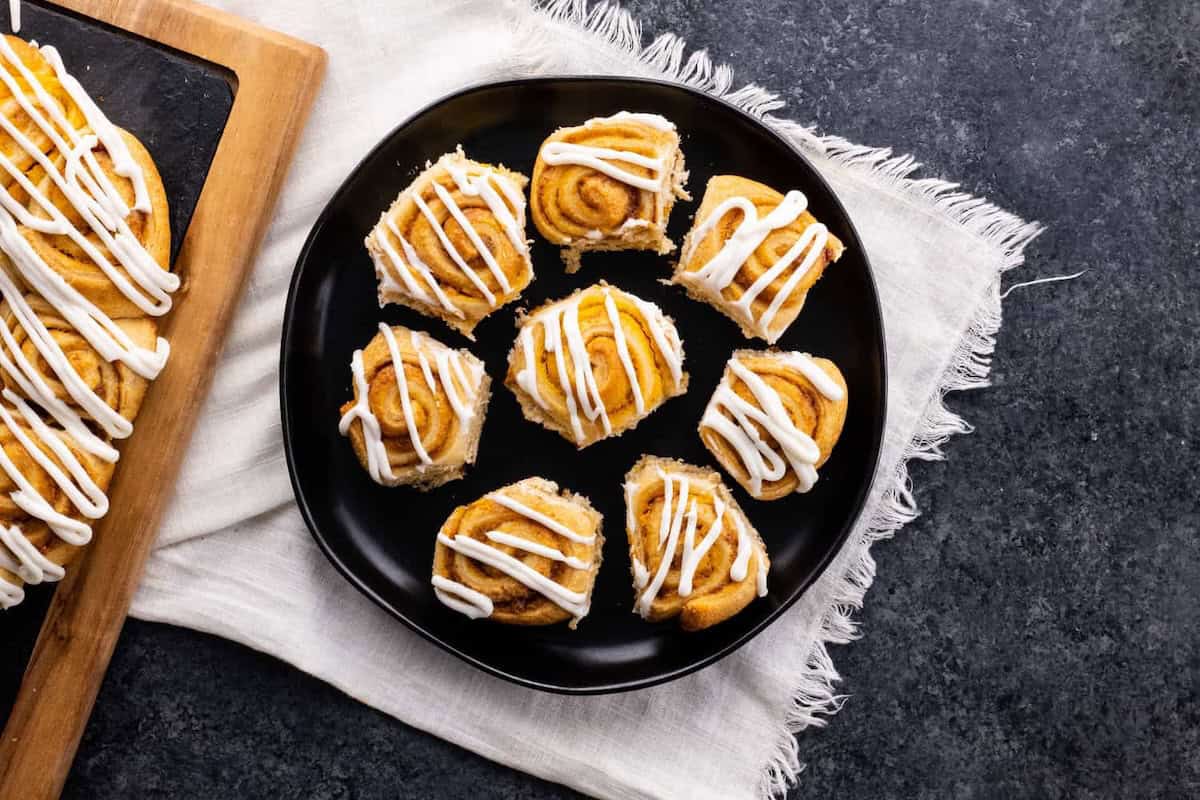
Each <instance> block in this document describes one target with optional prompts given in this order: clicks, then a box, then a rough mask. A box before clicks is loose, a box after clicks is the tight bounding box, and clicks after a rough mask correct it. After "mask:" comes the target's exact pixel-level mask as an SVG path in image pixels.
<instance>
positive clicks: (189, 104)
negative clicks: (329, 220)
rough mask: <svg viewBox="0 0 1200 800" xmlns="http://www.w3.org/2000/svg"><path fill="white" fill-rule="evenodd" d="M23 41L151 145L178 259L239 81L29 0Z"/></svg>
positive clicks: (7, 658)
mask: <svg viewBox="0 0 1200 800" xmlns="http://www.w3.org/2000/svg"><path fill="white" fill-rule="evenodd" d="M5 21H7V17H5ZM19 35H20V36H21V37H22V38H24V39H30V40H35V41H37V42H38V43H39V44H49V45H53V46H54V47H55V48H57V49H58V51H59V53H61V54H62V57H63V61H64V62H65V63H66V65H67V69H68V70H69V71H70V72H71V73H72V74H73V75H74V76H75V77H76V78H77V79H78V80H79V82H80V83H82V84H83V86H84V88H86V89H87V90H88V92H89V93H90V94H91V95H92V97H93V98H94V99H95V100H96V102H97V104H98V105H99V106H100V108H102V109H103V110H104V112H105V113H106V114H107V115H108V117H109V118H110V119H111V120H112V121H113V122H114V123H116V124H117V125H120V126H121V127H123V128H126V129H127V130H129V131H130V132H131V133H133V134H134V135H135V136H137V137H138V138H139V139H140V140H141V141H142V142H143V143H144V144H145V145H146V147H147V149H149V151H150V154H151V155H152V156H153V157H154V161H155V163H156V164H157V165H158V170H159V173H160V174H161V175H162V179H163V184H164V185H165V187H166V190H167V200H168V202H169V203H170V208H171V258H172V261H173V260H174V259H175V257H176V256H177V255H178V254H179V247H180V244H181V243H182V242H183V237H184V234H185V233H186V232H187V226H188V222H189V221H190V220H191V217H192V212H193V211H194V210H195V208H196V202H197V200H199V198H200V190H201V189H202V188H203V186H204V181H205V179H206V178H207V177H208V168H209V165H210V164H211V163H212V159H213V155H214V153H215V152H216V149H217V143H218V142H219V141H220V139H221V133H222V131H223V130H224V128H225V121H226V120H227V119H228V117H229V111H230V109H231V108H232V107H233V95H234V91H235V87H234V80H233V76H232V75H231V74H230V73H229V71H228V70H226V69H224V68H223V67H220V66H218V65H216V64H210V63H207V62H204V61H201V60H199V59H196V58H193V57H192V56H189V55H186V54H183V53H179V52H177V51H174V50H171V49H169V48H166V47H163V46H161V45H158V44H156V43H154V42H151V41H149V40H147V39H144V38H142V37H139V36H134V35H132V34H129V33H126V32H124V31H120V30H117V29H115V28H111V27H109V26H107V25H104V24H102V23H99V22H96V21H95V20H89V19H85V18H82V17H79V16H76V15H74V14H71V13H68V12H64V11H61V10H58V9H52V8H49V7H47V6H43V5H40V4H36V3H33V2H29V0H25V2H23V3H22V10H21V32H20V34H19ZM25 593H26V599H25V602H24V603H22V604H21V605H19V606H17V607H16V608H13V609H9V610H8V611H5V612H0V715H2V716H0V725H2V724H3V720H4V719H7V717H8V713H9V711H10V709H11V708H12V704H13V702H14V700H15V698H16V694H17V690H18V688H19V687H20V684H21V676H22V674H23V673H24V671H25V665H26V663H27V662H28V660H29V654H30V652H31V651H32V650H33V644H34V642H35V641H36V639H37V635H38V630H39V629H40V628H41V625H42V619H43V618H44V617H45V614H46V609H47V608H48V607H49V605H50V599H51V597H52V593H53V588H52V586H51V585H42V586H32V587H26V590H25Z"/></svg>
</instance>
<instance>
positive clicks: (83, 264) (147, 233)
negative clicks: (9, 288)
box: [14, 130, 171, 319]
mask: <svg viewBox="0 0 1200 800" xmlns="http://www.w3.org/2000/svg"><path fill="white" fill-rule="evenodd" d="M120 133H121V138H122V139H123V140H124V142H125V145H126V147H128V149H129V154H130V155H131V156H132V157H133V160H134V161H135V162H136V163H137V165H138V166H139V167H140V168H141V170H142V175H143V176H144V177H145V183H146V192H147V195H148V198H149V201H150V213H148V214H146V213H142V212H140V211H133V212H131V213H130V215H129V216H128V217H127V218H126V220H125V221H126V223H127V224H128V225H129V229H130V232H131V233H132V234H133V236H134V238H136V239H137V240H138V242H140V243H141V245H142V246H143V247H144V248H145V249H146V252H147V253H149V254H150V256H151V258H153V259H154V261H155V263H157V264H158V265H159V266H161V267H162V268H163V269H166V268H167V267H166V265H167V264H168V263H169V260H170V257H171V222H170V214H169V212H168V209H167V194H166V190H165V189H164V188H163V183H162V178H161V177H160V176H159V174H158V168H157V167H156V166H155V165H154V160H153V159H152V158H151V157H150V153H149V152H147V150H146V148H145V147H144V146H143V145H142V143H141V142H140V141H138V139H137V138H136V137H135V136H134V135H133V134H131V133H129V132H128V131H125V130H121V131H120ZM95 153H96V160H97V161H98V162H99V164H100V167H101V169H103V171H104V173H105V175H107V176H108V179H109V180H110V181H111V182H112V185H113V186H114V187H115V188H116V190H117V192H118V193H119V194H120V196H121V199H122V200H123V201H124V202H125V203H126V205H128V206H129V207H130V208H132V207H133V204H134V188H133V182H132V181H130V180H129V179H127V178H123V177H121V176H120V175H117V174H116V173H115V172H113V163H112V159H111V158H110V157H109V155H108V153H107V152H105V151H103V150H97V151H95ZM29 177H30V179H31V180H32V181H33V183H34V185H36V186H37V187H38V189H39V190H40V191H41V193H42V194H43V195H44V196H46V197H48V198H49V199H50V201H51V202H53V203H54V205H55V206H56V207H57V208H58V209H59V210H60V211H62V212H63V213H64V214H66V216H67V218H68V219H69V220H70V221H71V222H72V223H73V224H74V225H75V226H76V227H77V228H78V229H79V230H80V231H83V232H84V235H85V237H86V239H87V240H88V241H89V242H90V243H91V244H92V246H94V247H95V248H97V249H98V250H99V251H100V252H101V253H103V255H104V256H105V258H107V259H108V261H109V262H110V263H111V264H112V267H113V269H114V270H116V271H117V272H118V273H119V274H121V275H122V276H124V277H125V278H126V279H127V280H130V279H129V275H128V273H127V272H126V271H125V270H124V268H123V267H121V265H120V263H119V262H118V261H117V259H116V257H115V256H114V255H112V253H110V252H109V251H108V249H107V248H106V247H105V245H104V243H103V242H102V241H101V240H100V237H99V236H98V235H97V234H96V233H95V232H94V231H93V230H92V229H91V227H90V226H89V225H88V224H87V223H86V222H84V221H83V219H81V218H80V217H79V216H78V214H77V212H75V211H74V209H73V207H72V205H71V203H70V202H69V201H68V200H67V198H66V197H65V196H64V195H63V194H62V192H61V190H60V189H59V188H58V187H57V186H56V185H55V184H54V182H53V181H52V180H51V179H50V177H49V176H47V175H46V174H45V170H43V169H42V168H41V167H40V166H38V167H35V168H34V169H32V170H31V171H30V172H29ZM19 194H20V193H14V196H17V195H19ZM28 204H29V205H28V207H29V211H30V212H31V213H32V214H33V215H34V216H41V217H44V216H46V215H45V212H44V211H43V210H42V209H41V207H40V206H39V205H38V204H37V203H36V202H33V201H32V200H29V201H28ZM21 232H22V234H23V235H24V236H25V239H26V240H27V241H28V242H29V244H30V246H31V247H33V249H34V251H35V252H37V254H38V255H39V256H41V258H42V259H43V260H44V261H45V262H46V264H47V266H49V267H50V269H52V270H54V271H55V272H57V273H58V274H59V275H61V276H62V277H63V278H64V279H65V280H66V281H67V283H69V284H70V285H71V286H72V287H73V288H74V289H76V290H77V291H78V292H79V293H80V294H82V295H83V296H84V297H86V298H87V299H88V300H90V301H91V302H92V303H94V304H95V305H96V307H97V308H99V309H100V310H101V311H103V312H104V313H105V314H107V315H109V316H110V317H113V318H115V319H117V318H123V317H141V316H145V314H144V313H143V312H142V310H141V309H140V308H138V306H137V305H136V304H135V303H134V302H133V301H131V300H130V299H129V298H128V297H126V296H125V294H124V293H123V292H122V291H121V290H120V289H119V288H117V286H116V284H115V283H113V281H112V279H110V278H109V277H108V275H106V274H105V273H104V271H103V270H102V269H101V268H100V267H99V266H98V265H97V264H96V263H95V262H94V261H93V260H92V258H91V256H89V255H88V254H87V253H86V252H85V251H84V249H83V248H82V247H80V245H79V244H78V243H77V242H75V241H74V240H72V239H71V238H70V237H69V236H65V235H57V234H47V233H40V232H38V231H34V230H32V229H30V228H25V227H22V229H21Z"/></svg>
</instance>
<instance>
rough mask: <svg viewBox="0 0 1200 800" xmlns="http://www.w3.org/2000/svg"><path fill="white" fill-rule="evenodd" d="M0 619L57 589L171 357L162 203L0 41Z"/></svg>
mask: <svg viewBox="0 0 1200 800" xmlns="http://www.w3.org/2000/svg"><path fill="white" fill-rule="evenodd" d="M0 113H2V114H3V118H4V119H5V120H6V121H7V122H6V123H5V126H4V129H3V131H2V132H0V382H2V389H0V429H2V430H0V447H2V449H3V453H2V454H0V456H2V457H0V608H7V607H9V606H11V605H13V604H15V603H17V602H20V600H21V598H22V597H23V595H24V590H23V589H22V586H23V584H24V583H40V582H42V581H52V580H58V579H59V578H61V577H62V576H63V574H64V570H63V568H62V567H63V565H64V564H66V563H67V561H68V560H69V558H70V557H71V556H72V555H73V554H74V553H75V551H76V549H77V548H78V547H80V546H82V545H83V544H86V543H87V541H88V540H89V539H90V538H91V522H92V521H93V520H95V519H98V518H100V517H101V516H103V514H104V513H105V511H106V510H107V508H108V499H107V497H106V494H105V492H106V489H107V486H108V482H109V477H110V475H111V473H112V470H113V466H114V464H115V462H116V460H117V456H118V451H117V448H116V443H117V442H118V440H121V439H124V438H125V437H127V436H129V435H130V433H132V431H133V424H132V423H133V420H134V417H135V416H136V415H137V413H138V409H139V408H140V407H141V405H142V400H143V397H144V396H145V393H146V389H147V385H148V383H149V381H151V380H153V379H154V378H155V377H156V376H157V375H158V373H159V372H160V371H161V370H162V368H163V366H164V365H165V363H166V359H167V354H168V352H169V347H168V345H167V342H166V341H165V340H164V339H162V338H160V337H159V336H158V335H157V323H156V321H155V318H156V317H159V316H161V315H163V314H165V313H166V312H167V311H168V310H169V309H170V308H171V293H172V292H173V291H175V290H176V289H177V288H178V287H179V283H180V281H179V278H178V276H176V275H174V274H172V273H171V272H170V271H169V270H168V268H167V267H168V263H167V262H168V257H169V254H170V253H169V251H170V239H171V234H170V228H169V219H170V218H169V215H168V209H167V202H166V193H165V191H164V189H163V185H162V180H161V179H160V177H159V174H158V171H157V169H156V168H155V166H154V162H153V161H152V159H151V158H150V155H149V154H148V153H147V152H146V149H145V148H144V147H143V146H142V145H141V143H140V142H138V140H137V139H136V138H134V137H133V136H132V135H131V134H129V133H128V132H127V131H123V130H121V129H120V128H118V127H116V126H114V125H113V124H112V123H111V122H110V121H109V120H108V119H107V118H106V117H105V116H104V114H103V113H102V112H101V111H100V109H99V108H98V107H97V106H96V104H95V102H94V101H93V100H92V99H91V98H90V97H89V96H88V94H87V92H86V91H85V90H84V88H83V87H82V86H81V85H80V84H79V82H78V81H77V80H76V79H75V78H74V77H72V76H71V75H70V74H69V73H68V72H67V71H66V68H65V66H64V65H63V62H62V59H61V58H60V57H59V54H58V52H57V51H56V50H55V49H54V48H53V47H48V46H43V47H40V48H39V47H35V46H33V45H31V44H28V43H25V42H23V41H21V40H19V39H16V38H14V37H10V36H5V37H2V38H0Z"/></svg>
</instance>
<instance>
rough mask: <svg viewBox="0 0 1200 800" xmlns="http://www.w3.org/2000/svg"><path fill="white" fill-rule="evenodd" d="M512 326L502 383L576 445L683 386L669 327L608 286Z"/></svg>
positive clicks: (635, 417)
mask: <svg viewBox="0 0 1200 800" xmlns="http://www.w3.org/2000/svg"><path fill="white" fill-rule="evenodd" d="M518 324H519V325H520V333H519V334H518V336H517V341H516V343H515V344H514V345H513V349H512V350H511V351H510V352H509V356H508V376H507V377H506V378H505V382H504V383H505V385H506V386H507V387H508V388H509V389H511V390H512V392H513V393H514V394H515V395H516V396H517V400H518V401H519V402H520V403H521V410H522V411H523V412H524V414H525V417H526V419H529V420H531V421H533V422H538V423H540V424H542V425H544V426H545V427H547V428H549V429H550V430H552V431H556V432H557V433H560V434H562V435H563V436H564V437H566V438H567V439H569V440H570V441H572V442H574V443H575V444H576V445H577V446H578V447H580V448H584V447H587V446H588V445H590V444H592V443H594V442H597V441H599V440H600V439H604V438H607V437H609V436H618V435H620V434H621V433H623V432H624V431H627V430H629V429H630V428H632V427H634V426H635V425H637V424H638V422H640V421H641V420H643V419H645V418H646V417H647V416H649V415H650V414H651V413H653V412H654V410H655V409H657V408H658V407H659V406H661V405H662V404H663V403H664V402H666V401H667V400H669V399H670V398H672V397H675V396H677V395H681V394H683V393H684V392H685V391H687V380H688V376H687V373H686V372H684V371H683V343H682V342H681V341H680V338H679V332H678V331H677V330H676V329H675V324H674V323H673V322H672V321H671V319H670V318H669V317H667V316H666V315H665V314H663V312H662V311H661V310H660V309H659V308H658V306H656V305H654V304H653V303H650V302H647V301H645V300H642V299H640V298H638V297H635V296H634V295H632V294H629V293H628V292H623V291H621V290H620V289H618V288H616V287H615V286H609V285H608V284H606V283H604V282H601V283H598V284H596V285H594V286H590V287H588V288H587V289H583V290H581V291H578V292H576V293H575V294H573V295H571V296H570V297H568V298H566V299H564V300H559V301H557V302H552V303H549V304H548V305H545V306H542V307H541V308H539V309H537V310H536V311H534V312H533V313H531V314H528V315H527V316H525V317H523V318H522V319H520V320H519V321H518Z"/></svg>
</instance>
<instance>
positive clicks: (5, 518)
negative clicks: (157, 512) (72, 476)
mask: <svg viewBox="0 0 1200 800" xmlns="http://www.w3.org/2000/svg"><path fill="white" fill-rule="evenodd" d="M2 405H3V407H4V409H5V410H6V411H7V412H8V413H9V415H10V416H11V417H12V418H13V420H14V421H15V422H16V423H17V425H18V427H19V429H20V431H21V433H22V434H23V435H24V437H25V438H26V439H27V440H28V441H29V442H31V443H32V444H33V446H34V447H36V448H37V451H38V452H39V454H40V455H41V456H42V457H43V458H46V459H48V460H49V461H50V462H51V463H53V464H55V465H56V466H57V467H58V468H59V469H60V470H63V471H64V472H65V471H66V468H65V467H64V465H63V462H62V460H61V459H60V458H58V456H56V455H55V454H54V452H53V451H52V450H51V449H50V448H49V446H47V445H46V444H44V443H43V442H42V440H41V439H40V438H38V436H37V434H36V433H34V432H33V431H32V430H31V429H30V428H29V427H28V425H27V424H26V423H25V421H24V420H23V419H22V417H21V415H20V412H19V411H17V409H16V408H14V407H13V406H11V405H9V404H8V403H3V404H2ZM57 435H58V438H59V440H60V441H61V442H62V443H63V445H65V446H66V447H67V449H68V450H69V451H70V452H71V454H72V455H74V456H75V458H76V459H77V460H78V461H79V463H80V464H81V465H82V466H83V468H84V469H85V471H86V472H87V474H88V476H89V477H91V479H92V481H94V482H95V484H96V485H97V486H98V487H99V488H100V489H101V490H106V489H107V488H108V484H109V481H110V480H111V479H112V474H113V464H110V463H108V462H105V461H102V460H100V459H98V458H95V457H93V456H91V455H89V454H88V453H85V452H84V451H82V450H80V449H79V448H78V447H77V446H76V445H75V443H74V441H73V440H72V439H71V437H70V436H68V435H67V434H65V433H63V432H61V431H59V432H57ZM0 450H3V452H4V455H5V457H6V458H7V459H8V461H9V463H10V464H11V465H12V467H13V468H14V469H15V470H17V471H18V472H19V473H20V474H21V475H22V476H23V477H24V479H25V480H26V481H28V483H29V485H30V487H32V489H33V490H34V491H35V492H36V493H37V494H38V495H40V496H41V497H42V498H44V499H45V500H46V502H47V503H49V505H50V506H51V507H52V508H53V509H54V510H55V511H56V512H57V513H59V514H63V515H65V516H67V517H70V518H71V519H74V520H78V521H81V522H89V523H90V521H89V520H86V519H85V518H84V517H83V516H82V515H81V514H80V513H79V511H78V509H76V508H75V505H74V504H73V503H72V502H71V500H70V498H69V497H68V496H67V494H66V493H65V492H64V491H63V490H62V488H61V487H60V486H59V485H58V483H56V482H55V480H54V479H53V478H52V477H51V475H50V473H49V472H47V471H46V469H45V468H44V467H43V466H41V465H40V464H39V463H38V462H37V460H35V458H34V455H33V453H32V452H31V451H30V450H29V449H27V448H26V445H25V444H23V443H22V442H21V441H20V438H19V437H18V436H17V435H16V434H15V433H14V432H13V429H12V428H10V427H9V425H8V423H6V422H4V421H2V420H0ZM19 488H20V487H18V485H17V483H16V482H15V481H14V480H13V479H12V477H11V476H10V475H9V473H8V470H7V469H4V470H0V526H3V527H6V528H7V527H9V526H15V527H17V528H19V529H20V531H21V533H22V534H23V535H24V537H25V538H26V539H28V540H29V543H30V544H31V545H33V547H34V548H36V549H37V551H38V552H39V553H41V554H42V556H43V557H45V558H46V559H48V560H49V561H50V562H52V563H54V564H56V565H58V566H60V567H61V566H66V565H67V564H69V563H70V562H71V560H72V559H74V557H75V556H76V555H77V554H78V552H79V550H80V547H76V546H74V545H71V544H69V543H68V542H66V541H64V540H62V539H61V538H59V537H58V536H57V535H56V534H55V533H54V532H53V531H52V530H51V529H50V527H49V526H48V525H47V524H46V523H45V522H43V521H42V520H40V519H37V518H35V517H32V516H30V514H29V513H28V512H27V511H25V510H24V509H23V508H21V507H20V506H19V505H18V504H17V503H16V501H15V500H13V493H14V492H17V491H18V489H19ZM15 566H16V563H15V561H13V557H12V556H10V553H9V551H8V549H7V547H5V546H3V545H0V580H3V581H6V582H7V583H9V584H12V585H13V586H18V587H19V586H21V585H22V584H23V583H26V582H27V579H33V580H29V581H28V582H34V583H37V582H41V580H53V578H52V577H51V576H49V575H47V576H45V577H44V578H40V579H39V578H38V577H37V576H33V575H29V574H21V573H20V572H19V571H18V570H17V569H16V568H15Z"/></svg>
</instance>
